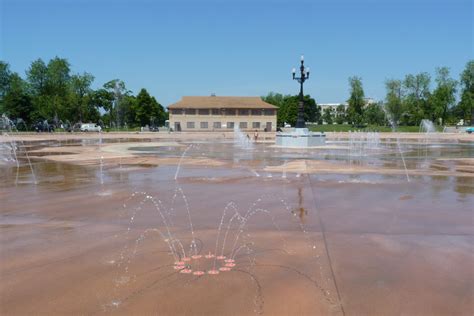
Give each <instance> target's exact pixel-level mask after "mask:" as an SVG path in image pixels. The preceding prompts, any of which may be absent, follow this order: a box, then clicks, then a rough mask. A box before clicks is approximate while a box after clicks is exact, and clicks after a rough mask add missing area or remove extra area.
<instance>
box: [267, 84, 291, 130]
mask: <svg viewBox="0 0 474 316" xmlns="http://www.w3.org/2000/svg"><path fill="white" fill-rule="evenodd" d="M262 100H263V101H265V102H267V103H270V104H273V105H275V106H277V107H278V111H277V126H283V125H284V122H286V121H288V118H287V113H286V109H285V107H286V103H285V96H283V95H282V94H281V93H274V92H270V93H269V94H267V96H265V97H262Z"/></svg>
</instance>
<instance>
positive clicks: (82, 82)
mask: <svg viewBox="0 0 474 316" xmlns="http://www.w3.org/2000/svg"><path fill="white" fill-rule="evenodd" d="M93 81H94V76H92V75H91V74H89V73H87V72H85V73H83V74H82V75H79V74H77V75H73V76H72V77H71V92H72V93H71V110H72V112H73V113H77V115H74V116H75V117H74V118H72V119H73V120H74V121H75V120H76V119H78V120H79V121H80V122H84V121H85V120H92V117H91V115H92V116H95V115H94V114H95V113H96V111H94V109H91V108H90V107H93V108H94V103H93V102H92V100H91V99H92V96H91V94H92V88H91V84H92V82H93Z"/></svg>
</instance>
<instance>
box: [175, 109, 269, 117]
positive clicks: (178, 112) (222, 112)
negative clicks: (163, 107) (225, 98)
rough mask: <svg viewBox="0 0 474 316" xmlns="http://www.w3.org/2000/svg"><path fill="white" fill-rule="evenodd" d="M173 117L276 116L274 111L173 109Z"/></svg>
mask: <svg viewBox="0 0 474 316" xmlns="http://www.w3.org/2000/svg"><path fill="white" fill-rule="evenodd" d="M171 114H173V115H183V114H186V115H211V114H212V115H239V116H248V115H267V116H270V115H275V110H273V109H252V110H249V109H171Z"/></svg>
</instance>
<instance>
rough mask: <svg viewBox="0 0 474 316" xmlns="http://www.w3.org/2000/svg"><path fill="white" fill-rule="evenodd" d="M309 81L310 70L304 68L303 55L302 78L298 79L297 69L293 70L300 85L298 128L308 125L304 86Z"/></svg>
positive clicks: (294, 78) (302, 60) (302, 57)
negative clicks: (305, 116) (305, 119)
mask: <svg viewBox="0 0 474 316" xmlns="http://www.w3.org/2000/svg"><path fill="white" fill-rule="evenodd" d="M308 79H309V68H305V67H304V56H303V55H301V66H300V76H299V77H296V69H295V68H293V80H296V81H298V82H299V84H300V95H299V97H300V100H299V102H298V116H297V119H296V128H305V127H306V123H305V121H304V95H303V84H304V82H305V81H306V80H308Z"/></svg>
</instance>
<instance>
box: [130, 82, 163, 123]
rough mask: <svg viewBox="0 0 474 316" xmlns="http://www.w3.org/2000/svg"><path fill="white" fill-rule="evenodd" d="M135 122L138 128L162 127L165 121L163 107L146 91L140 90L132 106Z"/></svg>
mask: <svg viewBox="0 0 474 316" xmlns="http://www.w3.org/2000/svg"><path fill="white" fill-rule="evenodd" d="M134 105H135V106H134V112H135V118H136V119H135V121H136V122H137V123H138V124H139V125H140V126H145V125H148V126H151V125H163V124H164V121H165V113H164V112H165V111H164V109H163V106H161V104H159V103H158V102H157V101H156V99H155V98H154V97H152V96H150V94H149V93H148V91H146V89H141V90H140V92H139V93H138V95H137V98H136V102H135V104H134Z"/></svg>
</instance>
